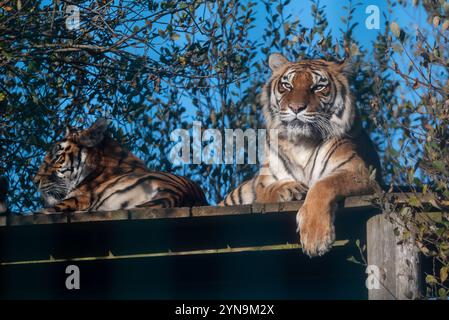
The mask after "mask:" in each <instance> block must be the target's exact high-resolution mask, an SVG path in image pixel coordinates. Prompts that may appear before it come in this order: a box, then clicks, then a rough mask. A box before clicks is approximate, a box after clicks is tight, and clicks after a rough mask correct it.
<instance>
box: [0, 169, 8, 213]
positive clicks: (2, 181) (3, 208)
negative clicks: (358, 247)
mask: <svg viewBox="0 0 449 320" xmlns="http://www.w3.org/2000/svg"><path fill="white" fill-rule="evenodd" d="M7 194H8V180H7V179H6V177H3V176H0V214H5V213H7V212H8V204H7V203H6V196H7Z"/></svg>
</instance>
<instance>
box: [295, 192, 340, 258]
mask: <svg viewBox="0 0 449 320" xmlns="http://www.w3.org/2000/svg"><path fill="white" fill-rule="evenodd" d="M315 202H316V203H309V202H308V201H307V200H306V202H305V203H304V204H303V206H302V207H301V209H299V211H298V214H297V216H296V222H297V225H298V228H297V231H299V235H300V240H301V247H302V251H303V252H304V253H305V254H307V255H308V256H310V257H315V256H322V255H324V254H325V253H326V252H328V251H329V250H330V249H331V247H332V244H333V243H334V241H335V227H334V214H335V209H334V208H333V207H332V206H331V205H325V204H322V203H320V202H319V201H315Z"/></svg>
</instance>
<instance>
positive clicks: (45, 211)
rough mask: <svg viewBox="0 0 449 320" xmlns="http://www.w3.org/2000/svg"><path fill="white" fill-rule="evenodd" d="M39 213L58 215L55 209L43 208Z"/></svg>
mask: <svg viewBox="0 0 449 320" xmlns="http://www.w3.org/2000/svg"><path fill="white" fill-rule="evenodd" d="M37 213H42V214H54V213H58V212H57V211H56V210H55V208H42V209H40V210H39V211H37Z"/></svg>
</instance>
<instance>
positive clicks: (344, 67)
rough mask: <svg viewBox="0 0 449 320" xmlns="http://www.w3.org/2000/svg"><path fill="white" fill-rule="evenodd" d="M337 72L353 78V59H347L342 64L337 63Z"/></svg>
mask: <svg viewBox="0 0 449 320" xmlns="http://www.w3.org/2000/svg"><path fill="white" fill-rule="evenodd" d="M335 65H336V68H337V71H338V72H340V73H342V74H344V75H345V76H351V75H352V73H353V70H354V68H353V65H352V61H351V59H345V60H343V61H340V62H336V63H335Z"/></svg>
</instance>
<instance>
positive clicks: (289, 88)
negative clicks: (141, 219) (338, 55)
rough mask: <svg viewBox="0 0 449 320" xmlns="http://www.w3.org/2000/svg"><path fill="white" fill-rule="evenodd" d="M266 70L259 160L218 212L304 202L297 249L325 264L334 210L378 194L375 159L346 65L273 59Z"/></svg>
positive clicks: (378, 173)
mask: <svg viewBox="0 0 449 320" xmlns="http://www.w3.org/2000/svg"><path fill="white" fill-rule="evenodd" d="M268 64H269V67H270V69H271V77H270V79H269V80H268V82H267V83H266V84H265V86H264V87H263V89H262V92H261V98H260V101H261V104H262V107H263V108H262V110H263V116H264V118H265V122H266V126H267V129H269V130H267V132H268V134H267V139H266V142H265V149H264V160H263V162H262V164H261V166H260V170H259V172H258V174H256V175H255V176H254V177H253V178H252V179H250V180H247V181H245V182H243V183H242V184H241V185H240V186H238V187H237V188H236V189H235V190H233V191H231V192H230V193H229V194H228V195H227V196H226V197H225V198H224V200H223V201H222V202H221V203H219V205H221V206H228V205H237V204H252V203H270V202H285V201H295V200H303V201H304V202H303V204H302V206H301V208H300V209H299V211H298V212H297V215H296V224H297V229H296V231H297V232H298V233H299V237H300V239H299V240H300V244H301V248H302V250H303V252H304V253H305V254H307V255H309V256H310V257H315V256H322V255H324V254H325V253H327V252H328V251H329V250H330V249H331V247H332V244H333V243H334V241H335V227H334V219H335V212H336V210H337V206H338V202H339V201H340V200H341V199H343V198H344V197H348V196H355V195H366V194H373V193H375V192H378V191H379V188H381V187H380V186H381V183H382V177H381V166H380V160H379V156H378V154H377V152H376V149H375V146H374V144H373V142H372V141H371V140H370V138H369V136H368V134H367V133H366V132H365V131H364V130H363V128H362V124H361V118H360V115H359V112H358V110H357V108H356V105H355V103H354V99H353V97H352V95H351V92H350V87H349V81H348V78H349V75H350V69H351V68H350V63H348V62H333V61H327V60H324V59H310V60H301V61H298V62H291V61H289V60H288V59H287V58H286V57H284V56H283V55H282V54H279V53H273V54H271V55H270V56H269V59H268ZM274 142H276V143H274Z"/></svg>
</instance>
